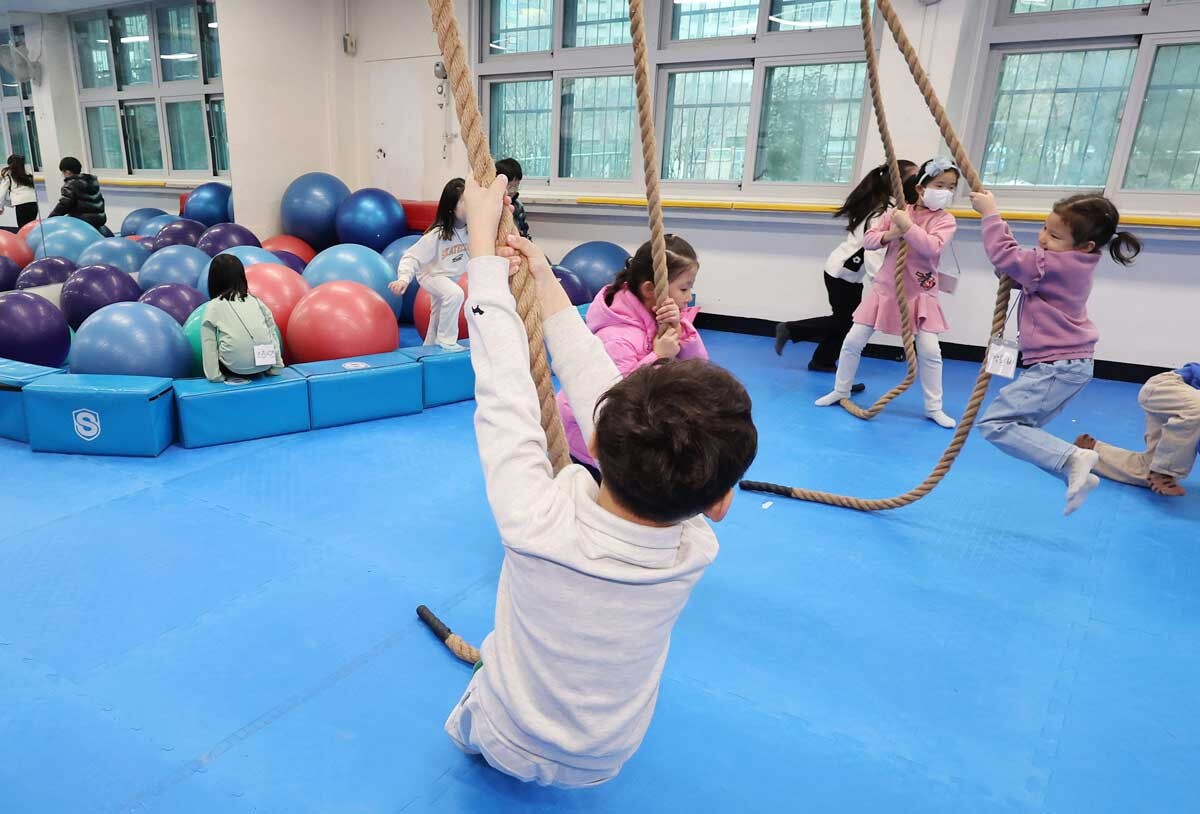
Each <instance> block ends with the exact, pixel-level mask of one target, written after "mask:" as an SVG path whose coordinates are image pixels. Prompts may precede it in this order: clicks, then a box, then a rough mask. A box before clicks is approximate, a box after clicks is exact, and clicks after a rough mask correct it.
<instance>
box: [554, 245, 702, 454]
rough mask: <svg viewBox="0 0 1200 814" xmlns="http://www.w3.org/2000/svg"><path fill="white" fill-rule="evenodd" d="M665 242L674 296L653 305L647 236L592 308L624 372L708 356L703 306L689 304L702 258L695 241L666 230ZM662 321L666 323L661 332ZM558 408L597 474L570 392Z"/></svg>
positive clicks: (591, 318)
mask: <svg viewBox="0 0 1200 814" xmlns="http://www.w3.org/2000/svg"><path fill="white" fill-rule="evenodd" d="M666 242H667V275H668V278H669V279H670V287H669V288H668V292H669V294H670V299H668V300H667V302H666V303H665V304H663V305H662V306H660V307H658V308H655V307H654V264H653V261H652V259H651V257H650V242H649V241H646V242H645V243H643V244H642V245H641V247H640V248H639V249H638V250H637V252H636V253H635V254H634V255H633V257H631V258H629V259H628V260H627V261H625V268H623V269H622V270H621V272H620V273H619V274H617V276H616V279H614V280H613V282H612V283H611V284H609V285H606V286H605V287H604V288H602V289H601V290H600V293H599V294H597V295H596V299H595V300H594V301H593V302H592V304H591V306H590V307H589V308H588V312H587V325H588V328H590V329H591V331H592V333H594V334H595V335H596V336H598V337H600V341H602V342H603V343H604V350H605V351H606V352H607V353H608V355H609V357H610V358H612V360H613V362H614V363H615V364H616V366H617V370H618V371H619V372H620V374H621V375H622V376H628V375H629V374H630V373H632V372H633V371H635V370H637V369H638V368H639V367H644V366H646V365H650V364H654V363H655V362H657V361H658V360H660V359H680V360H684V359H707V358H708V351H707V350H706V349H705V347H704V341H703V340H702V339H701V338H700V333H699V332H698V331H697V330H696V328H695V326H694V324H693V322H694V320H695V318H696V313H697V312H698V311H699V310H700V309H699V308H695V307H688V305H687V303H688V302H689V301H690V300H691V298H692V288H693V287H694V286H695V283H696V275H697V274H699V272H700V261H699V260H698V259H697V258H696V250H695V249H693V248H692V246H691V244H690V243H688V242H687V241H686V240H684V239H683V238H681V237H679V236H678V235H667V236H666ZM660 326H663V327H664V330H663V332H662V333H661V334H660V333H659V327H660ZM558 409H559V411H560V412H561V413H562V419H563V426H564V428H565V429H566V432H567V442H568V443H569V444H570V447H571V457H572V459H574V461H575V462H576V463H580V464H583V465H584V466H586V467H587V468H588V470H589V471H590V472H592V475H593V477H597V478H598V477H599V473H598V471H597V470H596V468H595V467H596V462H595V460H593V458H592V456H591V455H590V454H589V453H588V449H587V443H586V442H585V441H584V440H583V433H582V432H580V429H579V422H578V421H576V420H575V414H574V413H573V412H572V411H571V404H570V402H569V401H568V400H567V394H566V392H565V391H559V393H558Z"/></svg>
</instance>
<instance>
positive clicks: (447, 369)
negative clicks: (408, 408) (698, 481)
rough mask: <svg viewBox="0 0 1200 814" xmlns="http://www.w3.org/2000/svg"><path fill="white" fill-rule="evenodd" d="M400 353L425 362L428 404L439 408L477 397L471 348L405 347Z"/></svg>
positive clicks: (423, 367)
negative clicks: (469, 349) (462, 349)
mask: <svg viewBox="0 0 1200 814" xmlns="http://www.w3.org/2000/svg"><path fill="white" fill-rule="evenodd" d="M400 353H403V354H404V355H406V356H408V357H409V358H410V359H416V360H417V361H419V362H420V363H421V377H422V380H423V381H424V385H425V406H426V407H437V406H438V405H441V404H453V403H454V402H456V401H468V400H470V399H473V398H475V369H474V368H472V367H471V354H470V352H469V351H461V350H459V351H453V350H442V349H441V348H439V347H437V346H436V345H422V346H421V347H417V348H401V349H400Z"/></svg>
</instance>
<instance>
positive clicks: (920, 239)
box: [816, 158, 959, 429]
mask: <svg viewBox="0 0 1200 814" xmlns="http://www.w3.org/2000/svg"><path fill="white" fill-rule="evenodd" d="M958 180H959V170H958V167H956V166H955V165H954V163H953V162H951V161H949V160H946V159H940V158H934V159H930V160H929V161H926V162H925V163H924V164H922V165H921V169H920V171H919V172H918V173H917V174H916V175H915V176H910V177H909V179H908V180H907V181H906V182H905V184H904V187H905V197H906V199H908V201H907V204H908V205H905V206H901V207H897V208H896V209H893V210H891V211H889V212H887V213H885V214H884V215H883V216H882V217H880V218H879V220H878V221H876V223H875V225H874V226H872V227H871V228H870V229H869V230H867V233H866V235H865V236H864V237H863V248H864V249H866V250H867V251H871V250H874V249H878V248H880V247H882V246H886V247H887V257H886V258H885V260H884V262H883V268H882V269H880V271H879V273H878V274H876V275H875V281H874V282H873V283H872V284H871V290H870V291H869V292H868V293H867V296H866V297H864V298H863V302H862V305H860V306H859V307H858V309H857V310H856V311H855V312H854V327H852V328H851V329H850V333H849V334H847V336H846V340H845V342H843V343H842V354H841V357H840V358H839V359H838V365H837V377H836V379H835V381H834V387H833V392H832V393H829V394H827V395H824V396H822V397H821V398H819V399H817V401H816V404H817V406H818V407H828V406H829V405H831V404H837V403H838V402H840V401H841V400H842V399H846V398H849V397H850V391H851V388H852V387H853V385H854V376H855V374H857V373H858V365H859V362H860V361H861V359H862V352H863V348H865V347H866V346H867V342H869V341H870V340H871V337H872V336H874V335H875V332H876V331H880V332H882V333H887V334H892V335H897V336H898V335H899V334H900V332H901V326H900V306H899V304H898V302H897V297H898V296H899V295H898V294H897V291H896V273H895V272H896V260H897V257H898V256H899V252H900V241H901V240H904V241H905V242H906V243H907V244H908V248H909V251H908V260H907V262H906V264H905V267H904V272H905V274H904V296H905V297H906V298H907V300H908V309H909V313H911V314H912V323H913V328H914V329H915V331H916V337H915V340H916V346H917V359H918V368H919V371H920V378H921V389H922V390H923V391H924V392H925V415H926V416H927V417H928V418H929V420H930V421H933V422H934V423H935V424H937V425H938V426H940V427H945V428H947V429H952V428H953V427H954V426H955V425H956V422H955V421H954V419H953V418H951V417H950V416H948V415H946V413H945V412H944V411H943V410H942V349H941V346H940V345H939V343H938V334H940V333H943V332H944V331H947V330H949V327H950V326H949V325H948V324H947V322H946V316H945V314H943V313H942V306H941V304H940V303H939V302H938V264H939V262H940V260H941V256H942V249H943V248H945V245H946V244H947V243H949V242H950V240H951V238H953V237H954V231H955V229H956V228H957V223H956V221H955V219H954V216H953V215H951V214H950V213H949V212H947V211H946V207H947V206H949V204H950V201H952V200H953V199H954V188H955V187H956V186H957V185H958Z"/></svg>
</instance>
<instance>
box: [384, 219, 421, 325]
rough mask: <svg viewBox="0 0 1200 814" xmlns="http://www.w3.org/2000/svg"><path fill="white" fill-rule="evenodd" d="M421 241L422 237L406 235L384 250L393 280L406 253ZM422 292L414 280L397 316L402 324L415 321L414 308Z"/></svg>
mask: <svg viewBox="0 0 1200 814" xmlns="http://www.w3.org/2000/svg"><path fill="white" fill-rule="evenodd" d="M420 239H421V235H405V236H404V237H398V238H396V239H395V240H393V241H392V242H391V243H390V244H388V247H387V248H386V249H384V250H383V259H384V260H386V261H387V264H388V266H389V267H391V269H392V277H393V278H395V276H396V270H397V269H399V268H400V258H401V257H403V256H404V253H405V252H406V251H408V250H409V249H410V248H412V246H413V245H415V244H416V242H417V241H418V240H420ZM420 290H421V287H420V286H419V285H417V282H416V280H414V281H413V282H412V283H411V284H410V285H409V286H408V288H407V289H406V290H405V292H404V302H403V303H402V304H401V306H400V311H399V312H398V313H397V314H396V316H397V317H399V318H400V321H401V322H404V323H411V322H412V321H413V306H415V305H416V303H417V293H418V292H419V291H420Z"/></svg>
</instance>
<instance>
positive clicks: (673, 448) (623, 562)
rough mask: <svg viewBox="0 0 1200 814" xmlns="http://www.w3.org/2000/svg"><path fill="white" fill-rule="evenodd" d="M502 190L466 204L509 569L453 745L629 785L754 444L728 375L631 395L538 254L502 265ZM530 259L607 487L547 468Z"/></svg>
mask: <svg viewBox="0 0 1200 814" xmlns="http://www.w3.org/2000/svg"><path fill="white" fill-rule="evenodd" d="M506 183H507V179H506V178H505V177H504V176H499V177H498V178H497V180H496V181H495V182H494V183H493V184H492V185H491V186H490V187H488V188H480V187H479V186H478V185H476V184H475V182H474V181H473V180H472V181H471V183H470V185H469V186H468V188H467V191H466V194H465V200H466V207H467V212H466V215H467V223H468V229H469V233H470V234H471V236H472V237H471V245H470V251H471V255H472V259H471V261H470V263H469V264H468V271H467V273H468V275H469V277H470V300H471V301H470V303H469V307H468V308H467V319H468V324H469V326H470V332H471V341H472V354H471V362H472V365H473V366H474V368H475V377H476V378H475V394H476V413H475V429H476V435H477V437H478V443H479V455H480V459H481V462H482V464H483V470H484V478H485V480H486V482H487V492H488V500H489V502H490V503H491V506H492V511H493V513H494V514H495V518H496V525H497V527H498V528H499V531H500V536H501V541H502V542H503V544H504V564H503V566H502V568H501V571H500V582H499V585H498V586H497V596H496V618H495V627H494V629H493V631H492V633H491V634H490V635H488V637H487V638H486V639H485V640H484V642H483V646H482V648H481V652H482V662H481V664H482V666H480V667H479V669H477V670H476V672H475V674H474V675H473V676H472V678H471V681H470V683H469V684H468V685H467V689H466V692H465V693H464V694H463V696H462V698H461V700H460V701H459V702H458V704H457V705H456V706H455V707H454V709H453V711H452V712H451V713H450V717H449V719H448V720H447V721H446V732H447V733H448V734H449V735H450V737H451V738H452V739H453V740H454V742H455V743H456V744H458V746H459V747H460V748H461V749H463V750H464V751H466V752H468V753H471V754H482V755H483V757H484V758H485V759H486V760H487V762H488V763H489V764H490V765H491V766H493V767H494V768H496V769H497V770H499V771H501V772H504V773H506V774H509V775H512V776H514V777H517V778H519V779H521V780H525V781H534V782H537V783H540V784H543V785H556V786H563V787H574V786H584V785H594V784H597V783H602V782H604V781H606V780H609V779H611V778H612V777H614V776H615V775H616V774H617V773H618V772H619V771H620V769H621V767H622V765H623V764H624V763H625V762H626V761H627V760H628V759H629V758H630V757H631V756H632V755H633V753H634V752H635V751H636V750H637V748H638V746H639V745H640V744H641V741H642V738H643V737H644V735H645V733H646V729H647V727H648V726H649V725H650V718H651V716H652V714H653V712H654V705H655V701H656V699H657V696H658V685H659V680H660V677H661V674H662V669H663V665H664V663H665V662H666V658H667V650H668V646H669V644H670V638H671V630H672V628H673V627H674V624H675V620H676V619H677V618H678V616H679V614H680V612H681V611H682V610H683V607H684V605H685V604H687V600H688V596H689V595H690V593H691V590H692V588H693V587H694V586H695V585H696V583H697V581H699V579H700V576H701V575H702V574H703V572H704V569H705V568H707V567H708V566H709V565H710V564H711V563H712V561H713V559H714V558H715V557H716V554H717V541H716V537H715V535H714V534H713V531H712V529H711V528H710V527H709V525H708V523H707V522H706V521H705V520H704V519H703V518H702V517H700V515H701V514H704V515H706V516H707V517H709V518H710V519H712V520H714V521H717V520H720V519H722V518H723V517H724V516H725V514H726V512H727V511H728V510H729V506H730V504H731V502H732V499H733V492H732V489H733V486H734V484H736V482H737V479H738V478H739V477H740V476H741V474H742V473H743V472H744V471H745V470H746V468H747V467H748V466H749V465H750V462H751V461H752V460H753V458H754V454H755V450H756V447H757V433H756V430H755V428H754V423H753V421H752V419H751V414H750V398H749V396H748V395H747V394H746V391H745V389H744V388H743V387H742V386H741V384H739V383H738V382H737V380H736V379H734V378H733V377H732V376H731V375H729V374H728V373H727V372H725V371H724V370H722V369H721V368H718V367H716V366H713V365H710V364H708V363H707V362H703V361H699V360H693V361H687V362H674V363H671V364H658V365H649V366H646V367H642V368H639V369H638V370H636V371H634V372H633V373H632V374H631V375H630V376H628V377H627V378H625V379H623V380H622V379H621V377H620V374H619V373H618V371H617V368H616V366H615V365H614V364H613V362H612V360H611V359H610V358H609V357H608V354H606V353H605V352H604V348H603V346H602V344H601V342H600V340H599V339H597V338H596V337H595V336H593V335H592V334H591V332H589V331H588V330H587V328H586V327H585V326H584V324H583V320H582V319H581V318H580V316H579V313H578V311H576V310H575V309H574V308H572V307H571V304H570V301H569V300H568V299H567V296H566V294H565V293H564V292H563V290H562V287H561V286H560V285H559V284H558V282H557V280H556V279H555V278H554V274H553V272H552V271H551V269H550V266H549V264H548V263H547V262H546V259H545V254H544V253H543V252H542V251H541V250H540V249H538V248H537V247H536V246H535V245H534V244H533V243H531V242H529V241H528V240H525V239H523V238H517V237H512V238H510V239H509V246H510V247H512V248H505V249H502V250H501V253H502V255H503V256H501V257H496V256H495V255H496V248H495V245H494V242H495V235H496V231H497V224H498V223H499V221H500V218H501V211H502V207H503V197H504V188H505V185H506ZM518 255H520V256H521V257H524V258H525V260H526V261H527V262H528V265H529V268H530V270H531V272H532V275H533V278H534V281H535V285H536V291H537V297H538V299H539V300H540V305H541V311H542V315H543V319H544V323H543V330H544V336H545V339H546V342H547V343H548V345H549V349H550V352H551V354H552V356H553V360H554V368H555V372H556V373H557V374H558V375H559V377H560V380H561V381H562V384H563V388H564V389H565V390H566V392H567V396H568V398H569V399H570V401H571V403H572V405H573V406H574V408H575V415H576V417H577V418H578V421H579V426H580V430H581V432H582V433H583V436H584V437H585V438H588V439H590V449H591V450H592V452H593V453H594V456H595V458H596V459H597V460H598V461H599V462H600V465H601V466H602V467H603V469H604V472H605V480H604V484H603V485H602V486H597V484H596V483H595V482H594V481H593V480H592V478H591V477H590V476H589V475H588V474H587V473H586V472H585V471H584V469H583V468H582V467H579V466H567V467H566V468H564V469H563V470H562V471H561V472H560V473H559V474H558V476H557V477H556V476H555V475H554V474H553V470H552V467H551V464H550V461H549V459H548V458H547V454H546V453H547V447H546V438H545V435H544V433H543V430H542V427H541V425H540V423H539V415H540V409H539V404H538V396H537V393H536V391H535V388H534V384H533V380H532V378H531V375H530V370H529V344H528V340H527V336H526V331H525V327H524V325H523V323H522V321H521V319H520V317H519V316H518V314H517V308H516V303H515V301H514V298H513V295H512V293H511V292H510V291H509V286H508V276H509V273H510V271H515V270H516V267H517V266H518V265H519V261H520V257H518ZM505 258H508V259H505ZM593 417H594V419H593ZM593 430H594V431H593Z"/></svg>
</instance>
